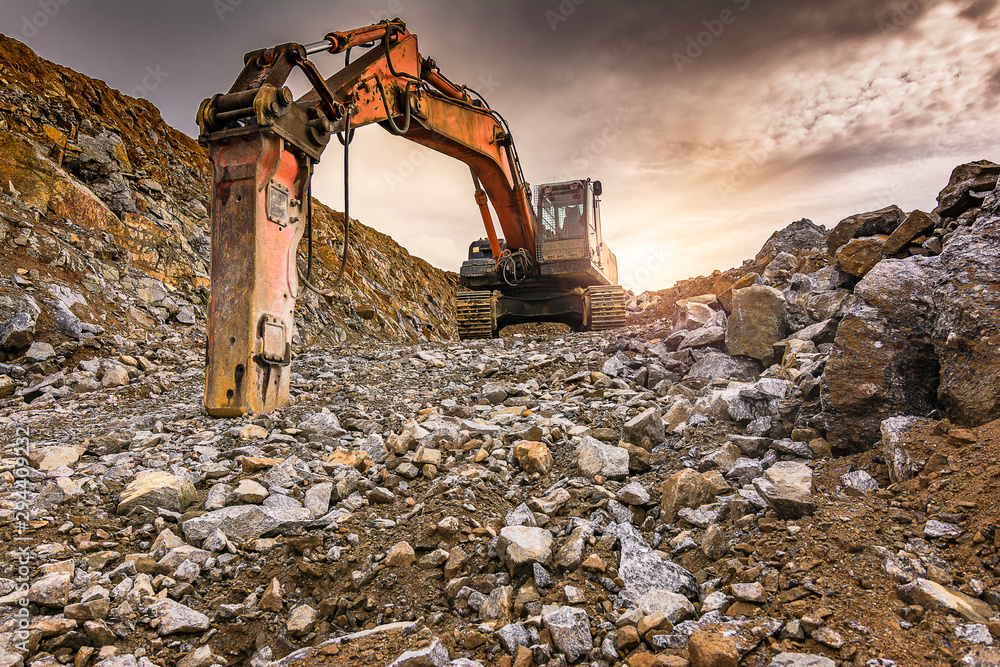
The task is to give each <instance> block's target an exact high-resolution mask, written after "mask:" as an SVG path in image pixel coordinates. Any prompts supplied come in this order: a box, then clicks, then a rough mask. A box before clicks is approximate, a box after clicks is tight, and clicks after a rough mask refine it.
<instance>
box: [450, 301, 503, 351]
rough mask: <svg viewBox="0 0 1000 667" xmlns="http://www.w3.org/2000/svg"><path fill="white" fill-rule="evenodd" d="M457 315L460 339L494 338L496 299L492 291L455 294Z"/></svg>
mask: <svg viewBox="0 0 1000 667" xmlns="http://www.w3.org/2000/svg"><path fill="white" fill-rule="evenodd" d="M455 315H456V319H457V320H458V337H459V338H460V339H462V340H474V339H477V338H493V332H494V331H495V329H496V300H495V299H494V298H493V293H492V292H487V291H470V292H459V293H458V294H456V295H455Z"/></svg>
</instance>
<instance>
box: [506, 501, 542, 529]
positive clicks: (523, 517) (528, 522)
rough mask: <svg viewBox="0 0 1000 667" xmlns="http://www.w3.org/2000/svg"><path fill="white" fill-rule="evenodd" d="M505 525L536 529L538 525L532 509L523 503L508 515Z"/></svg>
mask: <svg viewBox="0 0 1000 667" xmlns="http://www.w3.org/2000/svg"><path fill="white" fill-rule="evenodd" d="M505 525H507V526H529V527H535V526H537V525H538V523H537V522H536V521H535V515H534V514H532V513H531V509H530V508H529V507H528V506H527V505H526V504H524V503H521V504H520V505H518V506H517V507H515V508H514V509H513V510H512V511H510V512H508V513H507V517H506V519H505Z"/></svg>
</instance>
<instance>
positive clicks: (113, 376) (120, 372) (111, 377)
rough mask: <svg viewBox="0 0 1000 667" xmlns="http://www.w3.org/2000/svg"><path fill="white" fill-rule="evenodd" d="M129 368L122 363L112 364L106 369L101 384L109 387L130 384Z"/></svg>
mask: <svg viewBox="0 0 1000 667" xmlns="http://www.w3.org/2000/svg"><path fill="white" fill-rule="evenodd" d="M128 382H129V377H128V369H127V368H125V366H123V365H121V364H112V365H110V366H109V367H108V368H106V369H105V371H104V376H103V377H102V378H101V386H102V387H104V388H106V389H108V388H113V387H126V386H128Z"/></svg>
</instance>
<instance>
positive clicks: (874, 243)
mask: <svg viewBox="0 0 1000 667" xmlns="http://www.w3.org/2000/svg"><path fill="white" fill-rule="evenodd" d="M884 243H885V237H884V236H865V237H863V238H859V239H851V240H850V241H848V242H847V243H846V244H844V245H843V246H842V247H841V248H840V249H839V250H837V263H836V267H837V270H838V271H840V272H841V273H846V274H848V275H852V276H854V277H855V278H864V277H865V275H867V274H868V272H869V271H871V270H872V269H873V268H874V267H875V265H876V264H878V263H879V262H880V261H882V259H883V258H884V254H883V250H882V246H883V244H884Z"/></svg>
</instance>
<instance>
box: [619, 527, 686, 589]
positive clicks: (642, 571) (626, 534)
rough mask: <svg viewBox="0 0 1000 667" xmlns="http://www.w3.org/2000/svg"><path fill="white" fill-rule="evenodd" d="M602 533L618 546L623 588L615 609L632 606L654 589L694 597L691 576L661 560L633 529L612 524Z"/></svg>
mask: <svg viewBox="0 0 1000 667" xmlns="http://www.w3.org/2000/svg"><path fill="white" fill-rule="evenodd" d="M604 533H605V535H610V536H612V537H616V538H618V541H619V544H620V546H621V554H620V556H619V559H618V575H619V576H620V577H621V578H622V580H623V581H624V583H625V585H624V586H623V587H622V590H621V591H620V592H619V593H618V597H617V598H616V604H617V605H618V606H623V607H631V606H635V604H636V601H637V600H638V599H639V598H641V597H642V596H643V595H645V594H646V593H648V592H649V591H651V590H654V589H660V590H664V591H669V592H671V593H681V594H682V595H685V596H688V597H691V596H694V595H696V590H697V589H696V583H695V578H694V575H692V574H691V573H690V572H688V571H687V570H685V569H684V568H683V567H681V566H680V565H677V564H676V563H674V562H672V561H667V560H664V559H662V558H660V556H659V555H657V554H656V553H655V552H654V551H653V549H652V547H650V546H649V544H648V543H646V541H645V540H644V539H643V537H642V535H641V534H640V533H639V532H638V531H637V530H636V528H635V527H634V526H632V525H631V524H627V523H612V524H609V525H608V526H607V528H605V530H604Z"/></svg>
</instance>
